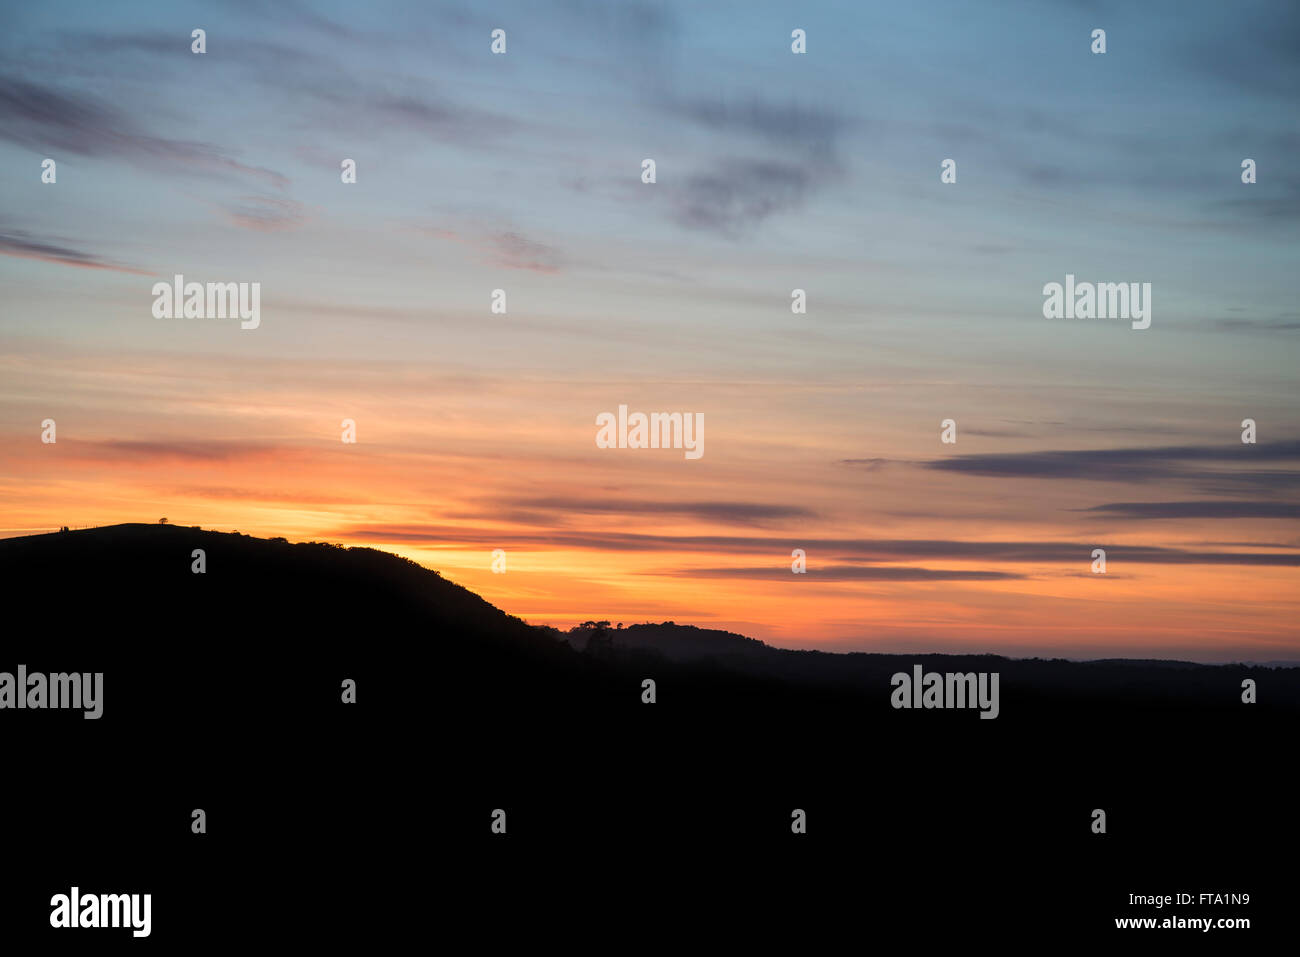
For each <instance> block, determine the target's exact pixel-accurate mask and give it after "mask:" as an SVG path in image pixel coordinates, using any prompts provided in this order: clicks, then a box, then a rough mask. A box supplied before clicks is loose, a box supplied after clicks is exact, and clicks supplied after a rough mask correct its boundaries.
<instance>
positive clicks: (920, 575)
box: [646, 565, 1028, 585]
mask: <svg viewBox="0 0 1300 957" xmlns="http://www.w3.org/2000/svg"><path fill="white" fill-rule="evenodd" d="M646 574H649V575H669V576H672V577H673V578H745V579H760V580H763V581H769V580H773V581H774V580H780V581H788V580H791V579H794V580H795V584H796V585H798V584H802V582H803V581H819V582H823V581H831V582H848V581H888V582H912V581H918V582H920V581H1009V580H1014V579H1024V578H1027V577H1028V576H1027V575H1017V574H1014V573H1012V572H985V571H960V570H951V569H942V568H912V567H905V566H900V565H887V566H875V567H871V568H863V567H861V566H857V565H826V566H819V567H810V568H809V569H808V571H807V573H806V576H807V577H806V578H805V577H804V576H803V575H798V576H796V575H794V574H793V573H791V571H790V568H789V566H780V567H775V568H673V569H663V570H660V571H653V572H647V573H646Z"/></svg>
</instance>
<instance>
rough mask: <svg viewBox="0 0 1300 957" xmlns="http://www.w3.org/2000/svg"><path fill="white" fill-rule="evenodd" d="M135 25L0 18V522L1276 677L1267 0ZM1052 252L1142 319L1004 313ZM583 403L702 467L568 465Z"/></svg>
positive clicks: (669, 456) (241, 10) (1278, 558)
mask: <svg viewBox="0 0 1300 957" xmlns="http://www.w3.org/2000/svg"><path fill="white" fill-rule="evenodd" d="M156 6H158V5H157V4H133V3H113V4H99V3H90V2H85V3H57V4H6V5H5V6H4V8H3V10H2V11H0V169H2V170H3V175H2V176H0V440H2V441H0V503H3V504H2V506H0V536H11V535H22V534H30V533H32V532H37V531H45V530H49V529H53V528H56V527H58V526H60V525H72V526H91V525H104V524H114V523H118V522H130V521H141V522H153V521H157V519H158V518H160V517H162V516H167V517H168V518H169V520H170V521H171V522H173V523H175V524H182V525H201V526H203V527H205V528H216V529H238V530H239V531H241V532H245V533H248V534H254V535H260V536H274V535H284V536H287V537H288V538H289V539H290V540H294V541H298V540H303V541H306V540H321V541H332V542H342V543H346V544H350V545H370V546H374V547H376V548H382V549H386V550H389V551H394V552H398V553H400V554H402V555H406V556H408V557H410V558H413V559H415V560H416V561H418V562H420V563H422V564H424V565H427V566H428V567H431V568H435V569H437V570H439V571H440V572H442V574H443V575H445V576H446V577H448V578H450V579H452V580H453V581H456V582H459V583H461V584H463V585H465V586H467V587H468V588H471V589H473V590H474V591H476V592H478V593H480V594H482V595H483V596H484V597H485V598H487V599H488V600H489V601H491V602H493V603H494V604H496V605H498V606H499V607H501V608H502V609H504V610H506V611H507V612H510V613H512V614H515V615H519V616H520V617H523V618H525V619H527V620H529V621H532V622H535V623H547V624H554V625H557V626H561V627H567V626H569V625H572V624H574V623H576V622H579V621H582V620H585V619H588V618H608V619H611V620H613V621H623V622H626V623H631V622H640V621H662V620H666V619H671V620H675V621H677V622H679V623H691V624H697V625H701V626H706V627H718V628H727V629H730V630H734V631H739V632H742V633H744V634H747V635H750V636H753V637H756V638H762V639H764V640H767V641H770V642H772V643H774V644H778V645H782V646H785V647H817V648H826V649H831V650H880V651H958V650H965V651H978V652H985V651H992V652H999V653H1004V654H1012V655H1026V656H1028V655H1040V656H1063V657H1111V656H1123V657H1166V658H1167V657H1178V658H1190V659H1193V660H1205V661H1221V660H1254V661H1269V660H1297V661H1300V626H1298V625H1297V622H1300V589H1298V588H1297V586H1300V526H1298V525H1297V518H1300V415H1298V414H1297V407H1296V403H1297V396H1298V395H1300V390H1298V388H1297V387H1298V386H1300V372H1297V361H1296V360H1297V357H1298V356H1300V349H1298V348H1297V345H1296V342H1297V336H1300V308H1298V307H1297V305H1296V295H1295V294H1296V281H1297V279H1296V277H1297V266H1298V265H1300V262H1298V257H1297V249H1298V248H1300V246H1298V245H1297V241H1298V240H1300V235H1298V230H1297V224H1298V223H1300V171H1298V170H1297V167H1296V157H1297V156H1300V121H1298V117H1300V113H1298V112H1297V110H1296V103H1297V102H1298V101H1300V99H1298V94H1300V7H1297V6H1296V5H1295V4H1291V3H1280V2H1279V3H1262V4H1261V3H1236V4H1223V3H1217V2H1216V3H1203V4H1196V3H1186V2H1184V3H1161V4H1140V5H1139V4H1129V3H1113V4H1112V3H1104V2H1099V3H1084V2H1075V3H1065V2H1063V3H1060V4H1046V3H1033V2H1024V3H1007V4H985V3H981V4H971V3H965V2H960V3H931V2H924V3H920V2H918V3H904V4H890V5H875V4H831V3H825V4H806V3H798V4H795V3H763V2H752V0H747V2H744V3H717V2H710V3H707V4H703V3H686V2H683V3H677V4H668V3H657V2H648V0H629V2H619V3H605V2H596V0H564V2H537V0H528V2H520V3H495V2H484V3H478V2H476V3H472V4H471V3H464V4H460V3H447V4H439V3H421V4H409V3H408V4H395V3H385V2H368V3H366V4H343V3H336V4H327V3H320V4H311V5H308V4H306V3H299V2H274V3H266V4H262V3H255V2H251V0H249V2H234V3H229V4H224V5H221V6H220V7H219V8H218V7H217V6H216V5H210V4H187V3H175V4H169V5H167V7H166V10H165V12H163V13H158V12H157V11H156V10H155V9H153V8H154V7H156ZM1098 27H1100V28H1104V29H1105V30H1106V32H1107V47H1108V49H1107V52H1106V53H1105V54H1103V55H1094V54H1093V53H1091V52H1090V49H1089V47H1090V42H1091V41H1090V34H1091V31H1092V30H1093V29H1094V28H1098ZM195 28H203V29H205V30H206V31H207V52H206V53H205V54H202V55H196V54H193V53H191V52H190V43H191V40H190V34H191V31H192V30H193V29H195ZM494 28H501V29H504V30H505V31H506V34H507V42H508V48H507V53H506V54H505V55H501V56H495V55H492V53H491V52H490V50H489V45H490V33H491V31H492V30H493V29H494ZM795 28H802V29H804V30H806V31H807V37H808V40H807V44H808V52H807V53H806V54H804V55H795V54H792V53H791V50H790V33H791V30H793V29H795ZM46 157H49V158H52V159H54V160H55V161H56V163H57V183H55V184H53V185H50V184H44V183H42V182H41V161H42V160H43V159H44V158H46ZM1247 157H1249V158H1253V159H1254V160H1255V161H1256V163H1257V168H1258V182H1257V183H1255V184H1253V185H1244V184H1243V183H1242V182H1241V161H1242V159H1243V158H1247ZM344 158H352V159H354V160H356V163H357V183H356V184H354V185H344V184H343V183H341V182H340V175H339V174H340V163H341V161H342V160H343V159H344ZM645 158H653V159H654V160H655V162H656V164H657V182H656V183H655V184H653V185H647V184H644V183H642V181H641V163H642V160H643V159H645ZM946 158H952V159H954V160H955V161H956V163H957V182H956V183H955V184H942V183H941V182H940V176H939V174H940V163H941V162H942V161H943V160H944V159H946ZM177 273H180V274H183V275H184V276H185V278H186V280H192V281H199V282H207V281H212V282H259V283H260V284H261V325H260V327H259V328H257V329H255V330H243V329H241V328H240V327H239V323H238V321H237V320H212V319H183V318H181V319H157V318H155V317H154V316H153V314H152V312H151V306H152V303H153V299H154V297H153V295H152V293H151V288H152V286H153V284H154V283H155V282H157V281H160V280H162V281H170V280H171V278H172V276H173V275H174V274H177ZM1067 273H1070V274H1074V275H1075V276H1076V277H1077V278H1078V279H1079V280H1080V281H1084V280H1088V281H1096V282H1149V283H1151V284H1152V290H1153V292H1152V304H1153V310H1152V323H1151V327H1150V328H1149V329H1147V330H1145V331H1134V330H1132V329H1130V327H1129V323H1128V322H1126V321H1117V320H1104V319H1079V320H1048V319H1045V318H1044V317H1043V313H1042V307H1043V293H1042V289H1043V286H1044V284H1046V283H1049V282H1062V281H1063V280H1064V278H1065V276H1066V274H1067ZM497 288H501V289H504V290H505V291H506V293H507V297H508V313H507V314H506V315H493V314H491V312H490V311H489V301H490V296H491V293H492V290H493V289H497ZM795 288H801V289H804V290H806V291H807V297H808V311H807V314H806V315H794V314H792V312H791V308H790V301H791V298H790V297H791V290H793V289H795ZM620 404H624V405H628V406H629V407H630V408H631V409H632V410H634V411H635V410H640V411H644V412H652V411H665V412H670V411H678V412H700V413H703V414H704V422H705V431H704V455H703V457H702V458H700V459H698V460H695V461H691V460H687V459H686V458H685V456H684V455H683V453H682V451H681V450H635V449H600V448H598V447H597V446H596V443H595V435H596V431H597V430H596V416H597V415H598V414H600V413H602V412H614V411H616V410H617V409H618V406H619V405H620ZM46 418H52V419H54V420H55V421H56V422H57V435H58V441H57V443H56V444H53V445H49V444H43V443H42V442H41V422H42V420H44V419H46ZM348 418H350V419H354V420H355V421H356V424H357V439H358V441H357V443H356V444H354V445H349V444H344V443H343V442H342V441H341V438H340V437H341V431H342V430H341V422H342V420H343V419H348ZM948 418H951V419H954V420H956V422H957V434H958V440H957V442H956V444H953V445H945V444H942V443H941V442H940V431H941V429H940V423H941V421H942V420H944V419H948ZM1245 418H1253V419H1254V420H1255V421H1256V422H1257V425H1258V442H1257V444H1254V445H1246V444H1243V443H1242V441H1241V431H1242V430H1241V422H1242V420H1243V419H1245ZM1097 547H1101V548H1105V549H1106V552H1107V559H1108V561H1107V566H1108V567H1107V572H1106V574H1104V575H1094V574H1092V572H1091V570H1090V569H1091V564H1092V550H1093V549H1094V548H1097ZM496 548H502V549H505V550H506V553H507V572H506V573H505V574H493V573H492V572H491V569H490V565H491V552H492V550H493V549H496ZM796 548H802V549H804V550H805V551H806V552H807V563H808V571H807V574H805V575H795V574H792V572H791V569H790V563H791V551H792V550H793V549H796ZM142 587H147V586H146V585H145V584H143V583H142ZM323 600H324V599H323Z"/></svg>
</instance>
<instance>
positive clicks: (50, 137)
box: [0, 76, 288, 187]
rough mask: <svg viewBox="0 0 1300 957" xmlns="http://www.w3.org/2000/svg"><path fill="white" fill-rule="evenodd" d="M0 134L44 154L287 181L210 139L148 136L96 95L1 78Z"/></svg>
mask: <svg viewBox="0 0 1300 957" xmlns="http://www.w3.org/2000/svg"><path fill="white" fill-rule="evenodd" d="M0 137H2V138H4V139H7V140H9V141H10V142H13V143H17V144H19V145H21V146H25V147H29V148H31V149H35V150H38V151H40V152H43V153H47V154H48V153H57V152H59V151H64V152H68V153H73V154H76V155H79V156H116V157H121V158H123V159H126V160H128V161H130V162H135V163H141V164H145V165H149V166H151V167H153V168H158V167H173V168H175V167H180V168H182V169H184V170H186V171H189V172H197V173H203V174H209V175H228V174H239V175H243V176H251V177H255V178H258V179H261V180H263V181H265V182H268V183H270V184H272V185H274V186H277V187H283V186H285V185H287V184H288V179H286V178H285V177H284V176H281V175H280V174H279V173H276V172H273V171H272V170H268V169H262V168H260V167H256V166H247V165H245V164H243V163H240V162H238V161H237V160H235V159H233V158H232V157H230V156H229V155H227V154H226V152H225V151H224V150H222V149H221V148H220V147H218V146H214V145H212V144H210V143H202V142H187V141H183V140H171V139H166V138H163V137H158V136H151V135H149V134H148V133H146V132H145V131H143V130H141V129H140V128H139V127H138V126H137V125H136V124H135V123H134V122H133V121H132V120H131V119H130V117H128V116H127V115H126V114H124V113H122V112H121V111H120V110H117V109H114V108H113V107H111V106H109V105H108V104H106V103H103V102H101V101H100V100H97V99H96V98H94V97H91V96H86V95H82V94H73V93H64V92H60V91H58V90H55V89H53V88H51V87H48V86H43V85H41V84H37V83H30V82H28V81H26V80H19V79H15V78H12V77H5V76H0Z"/></svg>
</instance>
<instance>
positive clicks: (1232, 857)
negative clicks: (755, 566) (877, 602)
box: [0, 525, 1300, 953]
mask: <svg viewBox="0 0 1300 957" xmlns="http://www.w3.org/2000/svg"><path fill="white" fill-rule="evenodd" d="M196 548H201V549H204V550H205V552H206V561H207V571H206V573H205V574H202V575H197V574H193V573H192V572H191V563H192V558H191V553H192V550H193V549H196ZM0 580H3V582H4V585H5V592H4V607H5V613H6V614H5V625H4V629H5V630H4V638H3V640H0V672H11V673H12V672H15V671H16V669H17V666H18V665H19V664H23V665H25V666H26V668H27V671H28V672H29V673H31V672H47V673H48V672H73V671H76V672H103V673H104V679H103V689H104V690H103V700H104V703H103V716H102V717H101V718H100V719H98V720H85V719H84V718H83V716H82V714H81V712H78V711H52V710H45V711H39V710H21V711H18V710H8V709H7V710H0V741H3V743H4V751H3V757H2V764H0V766H2V767H3V768H4V771H3V773H0V809H2V810H3V820H4V834H3V839H2V841H0V844H2V846H3V848H4V853H3V854H2V855H0V860H2V861H4V868H3V877H0V941H3V943H0V947H2V948H3V949H4V950H5V952H11V953H25V952H28V951H26V950H23V949H22V948H21V947H20V948H19V949H15V950H10V949H9V947H8V946H6V945H8V944H11V943H15V942H18V941H23V940H26V939H27V938H29V937H34V938H37V939H38V940H40V939H41V938H44V941H43V943H44V944H45V945H48V944H51V943H53V944H55V945H59V946H63V947H66V946H67V945H68V942H69V940H71V941H72V942H73V943H74V944H75V945H76V949H77V951H78V952H84V953H90V952H99V951H100V950H103V949H106V948H109V949H111V948H112V947H113V946H121V947H123V948H131V949H132V950H136V949H140V948H145V949H148V948H152V949H154V950H155V951H159V950H161V952H171V953H188V952H206V949H207V948H224V947H227V946H229V945H238V944H242V943H257V942H262V941H272V942H280V943H283V944H289V943H290V942H294V946H297V945H300V944H306V945H308V946H312V947H314V948H320V949H322V950H321V952H329V953H333V952H339V951H342V950H343V949H345V948H347V947H350V946H360V947H365V948H368V949H367V950H362V951H360V952H363V953H365V952H371V951H373V952H380V953H382V952H388V951H389V950H390V949H395V948H396V947H397V946H398V944H399V942H400V943H401V947H402V950H403V951H405V950H406V949H407V948H414V947H419V948H425V947H434V946H439V942H442V943H443V944H444V945H446V944H447V942H448V941H450V940H452V939H457V940H464V941H465V942H466V943H465V944H464V945H460V946H458V947H457V948H456V949H457V950H460V949H462V947H463V950H464V951H465V952H495V951H496V950H498V949H503V948H504V947H505V946H507V945H510V946H513V945H516V944H517V943H519V942H520V941H524V942H529V941H531V943H532V945H533V946H536V947H540V946H547V947H548V949H549V948H550V947H553V946H557V945H558V946H561V947H583V949H586V948H587V947H591V946H594V947H599V948H600V949H601V951H602V952H616V951H621V950H624V949H636V950H640V949H642V948H645V947H663V948H673V949H674V950H677V949H682V950H686V951H692V952H693V951H695V950H697V949H702V948H705V947H710V948H720V949H722V950H724V951H731V950H733V949H736V948H739V947H740V946H741V945H742V944H743V943H746V942H751V941H754V940H759V941H762V942H770V946H775V945H776V944H777V942H778V936H779V935H783V934H793V935H795V937H794V938H793V939H794V940H797V941H798V943H797V944H796V945H791V946H797V948H798V952H800V953H820V952H823V951H827V950H830V949H831V948H832V947H834V948H835V949H840V948H842V947H845V946H849V947H868V946H874V945H876V944H879V943H883V941H885V940H898V939H902V940H911V941H912V942H913V944H914V945H915V948H916V949H915V952H918V953H927V952H929V948H930V947H931V946H932V945H936V941H937V940H938V938H939V937H940V936H942V937H944V938H952V937H955V938H957V939H959V940H965V941H968V942H970V944H972V945H975V944H977V943H978V942H983V943H984V944H985V945H987V946H993V945H995V944H996V943H997V942H1000V941H1013V940H1014V941H1022V940H1023V941H1037V942H1039V943H1041V944H1047V945H1055V944H1060V943H1062V942H1066V941H1074V940H1079V939H1087V938H1092V937H1096V938H1099V939H1101V940H1103V941H1108V942H1110V945H1112V946H1113V945H1114V944H1115V943H1117V942H1120V941H1122V940H1130V941H1132V942H1133V943H1131V944H1130V945H1129V946H1131V947H1133V948H1135V949H1136V948H1137V947H1139V946H1140V947H1143V948H1144V949H1145V948H1146V947H1149V946H1150V945H1151V942H1152V941H1153V940H1154V939H1156V938H1162V939H1168V940H1169V941H1170V942H1172V943H1174V944H1175V945H1176V946H1179V947H1181V946H1185V945H1197V946H1199V945H1200V944H1204V943H1206V942H1208V941H1211V940H1213V941H1215V942H1217V948H1216V949H1218V948H1222V949H1225V950H1227V949H1229V948H1230V947H1231V948H1232V949H1234V950H1237V949H1245V950H1249V949H1250V947H1251V946H1254V945H1259V944H1262V943H1263V942H1264V941H1265V940H1266V939H1272V938H1274V937H1276V936H1277V935H1278V934H1281V935H1283V937H1282V939H1286V937H1287V936H1288V935H1289V934H1290V933H1291V932H1290V931H1289V930H1288V929H1287V923H1288V922H1290V921H1293V920H1294V917H1293V916H1287V915H1288V913H1290V914H1292V915H1293V913H1294V908H1293V906H1292V905H1293V903H1294V900H1293V895H1294V886H1295V881H1294V877H1293V876H1289V875H1293V874H1294V867H1295V859H1296V852H1297V843H1296V836H1297V832H1296V826H1295V812H1294V802H1295V791H1294V784H1293V783H1292V781H1293V778H1294V771H1295V755H1296V749H1295V745H1296V731H1297V728H1298V727H1300V722H1298V721H1297V718H1298V717H1300V669H1296V668H1259V667H1246V666H1222V667H1210V666H1200V665H1189V664H1185V663H1171V662H1154V661H1131V662H1130V661H1107V662H1091V663H1070V662H1063V661H1039V660H1034V661H1018V660H1010V659H1005V658H997V657H993V656H980V657H955V656H939V655H935V656H915V657H913V656H890V655H830V654H821V653H812V652H789V651H781V650H778V649H773V648H770V647H768V646H766V645H763V644H761V643H759V642H753V641H751V640H749V639H745V638H742V637H740V636H731V635H726V634H725V633H722V632H706V631H701V630H698V629H690V628H682V627H678V626H673V625H648V626H638V627H633V628H628V629H623V630H621V631H619V630H615V631H613V632H612V633H610V632H606V631H604V630H597V629H593V628H587V629H578V630H575V631H574V632H572V633H569V634H562V633H560V632H557V631H555V630H553V629H544V628H534V627H531V626H529V625H527V624H525V623H524V622H522V621H520V620H518V619H516V618H512V617H510V616H508V615H506V614H504V613H503V612H501V611H499V610H498V609H496V608H494V607H492V606H491V605H489V604H487V603H486V602H484V601H483V600H481V599H480V598H478V597H477V596H475V595H474V594H472V593H471V592H468V591H466V590H465V589H463V588H460V587H459V586H456V585H454V584H452V583H450V582H448V581H446V580H444V579H442V578H441V577H439V576H438V575H437V574H436V573H433V572H430V571H428V570H426V569H423V568H421V567H419V566H417V565H415V564H413V563H410V562H407V561H405V560H403V559H400V558H396V557H394V556H391V555H387V554H384V553H382V552H376V551H373V550H367V549H342V548H338V547H334V546H329V545H321V544H289V543H287V542H283V541H274V540H273V541H266V540H261V539H253V538H249V537H246V536H239V535H229V534H221V533H215V532H206V531H201V530H199V529H193V528H186V527H173V526H144V525H126V526H116V527H112V528H101V529H91V530H86V531H76V532H65V533H56V534H50V535H42V536H33V537H28V538H21V539H8V540H0ZM593 610H594V611H599V609H593ZM593 634H596V635H597V638H596V640H595V641H594V642H593V641H592V640H591V639H592V636H593ZM589 646H590V647H589ZM914 664H921V665H923V667H924V670H926V671H939V672H950V671H951V672H969V671H974V672H991V671H996V672H998V673H1000V675H1001V679H1000V701H999V706H1000V707H999V710H1000V713H999V716H998V717H997V719H996V720H981V719H980V718H979V714H978V711H976V710H964V711H963V710H896V709H894V708H892V707H891V705H890V694H891V686H890V676H891V675H892V674H894V673H895V672H910V671H911V669H912V666H913V665H914ZM645 678H652V679H654V681H655V682H656V691H657V701H656V702H655V703H654V704H653V705H650V704H644V703H642V700H641V698H642V680H643V679H645ZM1246 678H1250V679H1253V680H1255V681H1256V683H1257V685H1258V695H1259V701H1258V703H1256V704H1249V705H1248V704H1243V703H1242V701H1241V685H1242V681H1243V679H1246ZM344 679H352V680H354V681H355V682H356V685H357V702H356V704H344V703H342V701H341V690H340V689H341V685H342V682H343V681H344ZM195 808H202V809H204V810H205V811H206V813H207V823H208V830H207V833H206V834H202V835H196V834H193V833H191V828H190V824H191V811H192V810H193V809H195ZM1097 808H1100V809H1104V811H1105V812H1106V833H1105V834H1094V833H1092V829H1091V825H1092V813H1093V810H1094V809H1097ZM496 809H501V810H503V811H504V812H505V818H506V833H505V834H504V835H502V834H494V833H492V830H491V823H492V814H493V811H494V810H496ZM795 809H802V810H803V811H804V812H805V813H806V816H807V833H806V834H794V833H792V832H791V819H792V812H793V811H794V810H795ZM73 884H76V885H78V886H79V887H80V888H82V890H83V891H86V892H111V893H127V892H149V893H151V894H152V895H153V897H152V923H153V930H152V933H151V935H150V937H149V938H144V939H134V938H132V937H131V936H130V933H129V931H125V930H117V931H105V930H77V931H69V930H60V931H57V932H55V931H52V930H51V929H50V928H49V914H50V897H51V896H52V895H54V894H57V893H67V892H68V889H69V887H70V886H72V885H73ZM1179 892H1185V893H1190V894H1192V895H1193V899H1194V900H1195V899H1196V898H1197V895H1199V894H1201V893H1207V892H1217V893H1223V894H1232V893H1237V894H1243V893H1245V894H1249V895H1250V899H1249V903H1248V904H1236V905H1231V906H1228V905H1223V904H1220V905H1210V904H1199V903H1197V904H1193V905H1188V906H1181V907H1180V906H1177V905H1176V904H1175V905H1171V906H1166V907H1164V908H1162V909H1160V910H1156V909H1155V908H1151V907H1138V906H1133V905H1130V904H1129V895H1130V894H1142V895H1152V894H1171V895H1176V894H1178V893H1179ZM1171 915H1172V916H1175V917H1180V916H1181V917H1197V918H1200V917H1212V918H1222V917H1246V918H1249V919H1250V920H1251V929H1250V930H1219V929H1212V930H1210V931H1209V932H1208V933H1204V932H1202V931H1199V930H1180V929H1169V930H1159V929H1156V930H1117V929H1116V928H1115V921H1114V919H1115V918H1116V917H1129V916H1133V917H1157V918H1160V919H1163V918H1165V917H1168V916H1171ZM1229 935H1234V936H1231V937H1230V936H1229ZM584 945H586V946H584ZM1120 946H1121V947H1122V946H1124V944H1123V943H1121V944H1120Z"/></svg>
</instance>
